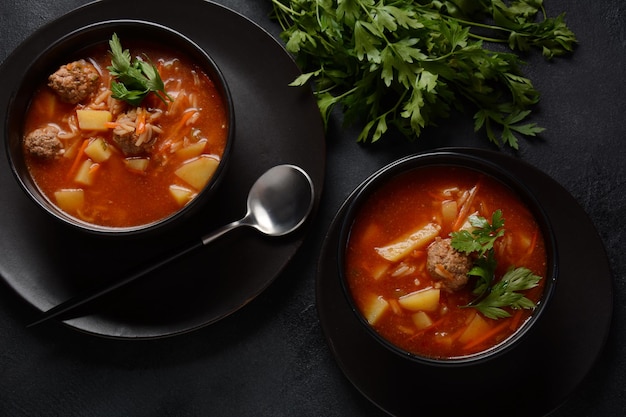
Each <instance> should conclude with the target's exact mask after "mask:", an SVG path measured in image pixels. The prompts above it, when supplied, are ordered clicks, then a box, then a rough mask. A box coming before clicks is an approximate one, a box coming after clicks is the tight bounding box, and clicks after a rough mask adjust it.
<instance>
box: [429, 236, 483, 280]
mask: <svg viewBox="0 0 626 417" xmlns="http://www.w3.org/2000/svg"><path fill="white" fill-rule="evenodd" d="M471 267H472V260H471V258H470V257H469V256H467V255H465V254H464V253H461V252H459V251H457V250H456V249H454V248H453V247H452V246H451V245H450V239H441V238H440V237H438V238H436V239H435V241H434V242H433V243H432V244H431V245H430V246H429V247H428V257H427V260H426V268H427V269H428V272H429V273H430V275H431V276H432V277H433V279H434V280H436V281H439V282H440V284H441V287H442V288H443V289H444V290H446V291H449V292H453V291H456V290H458V289H461V288H462V287H463V286H465V284H467V280H468V277H467V273H468V272H469V270H470V268H471Z"/></svg>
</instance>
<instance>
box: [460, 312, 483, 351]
mask: <svg viewBox="0 0 626 417" xmlns="http://www.w3.org/2000/svg"><path fill="white" fill-rule="evenodd" d="M489 329H491V326H490V325H489V323H488V322H487V320H485V319H484V318H483V317H482V316H481V315H480V314H474V318H473V319H472V321H470V323H469V325H468V326H467V328H466V329H465V331H463V333H461V336H460V337H459V342H461V343H463V344H466V343H469V342H471V341H472V340H474V339H476V338H477V337H479V336H480V335H481V334H483V333H484V332H486V331H488V330H489Z"/></svg>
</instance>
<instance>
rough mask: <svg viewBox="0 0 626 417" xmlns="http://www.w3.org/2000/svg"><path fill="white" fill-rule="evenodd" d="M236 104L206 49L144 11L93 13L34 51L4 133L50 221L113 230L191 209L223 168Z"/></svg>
mask: <svg viewBox="0 0 626 417" xmlns="http://www.w3.org/2000/svg"><path fill="white" fill-rule="evenodd" d="M234 123H235V119H234V113H233V102H232V99H231V95H230V92H229V89H228V86H227V84H226V81H225V78H224V76H223V74H222V72H221V71H220V69H219V68H218V66H217V65H216V63H215V62H214V60H213V59H212V58H211V56H210V55H209V53H208V52H207V51H205V50H203V49H202V48H201V47H200V46H198V45H197V44H195V43H194V42H193V41H192V40H191V39H189V38H187V37H185V36H184V35H183V34H181V33H179V32H177V31H175V30H173V29H170V28H167V27H165V26H162V25H159V24H155V23H151V22H145V21H137V20H114V21H104V22H100V23H96V24H93V25H90V26H87V27H84V28H81V29H79V30H76V31H74V32H71V33H69V34H67V35H66V36H64V37H63V38H61V39H59V40H57V41H55V42H52V43H51V45H50V47H49V48H47V49H46V50H45V52H43V53H42V54H40V55H39V56H36V57H34V58H33V61H32V64H31V65H30V66H29V67H28V68H25V69H24V76H23V79H22V81H21V83H20V85H19V86H18V87H17V90H16V92H15V94H14V95H13V99H12V102H11V103H10V106H9V114H8V115H7V124H6V126H7V127H6V131H5V132H4V134H5V138H6V140H5V143H6V150H7V153H8V157H9V161H10V165H11V167H12V170H13V173H14V174H15V177H16V178H17V180H18V182H19V184H20V185H21V187H22V188H23V189H24V191H25V192H26V194H27V195H28V196H30V197H31V199H32V200H33V201H34V202H35V203H36V204H38V205H39V206H40V207H41V208H42V209H43V210H45V211H46V212H47V213H49V214H50V215H52V216H53V217H54V218H55V219H57V220H59V221H61V222H63V223H65V224H67V225H69V226H71V227H73V228H76V229H79V230H82V231H87V232H90V233H95V234H98V235H108V236H128V235H145V234H146V233H150V232H154V231H156V230H161V229H162V228H164V227H166V226H171V225H173V224H175V223H176V222H177V221H178V220H180V219H184V218H187V217H189V215H190V214H191V213H192V212H194V211H196V210H197V209H198V207H201V206H202V205H203V204H206V203H207V201H208V200H210V199H211V196H212V195H213V194H214V191H215V189H216V188H217V187H218V185H219V183H220V180H221V179H222V177H223V176H224V173H225V171H226V166H227V163H228V160H229V156H230V153H231V152H232V149H233V140H234Z"/></svg>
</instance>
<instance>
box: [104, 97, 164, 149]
mask: <svg viewBox="0 0 626 417" xmlns="http://www.w3.org/2000/svg"><path fill="white" fill-rule="evenodd" d="M138 112H146V113H147V111H146V110H144V109H142V108H140V107H139V108H136V109H131V110H129V111H128V112H126V113H121V114H120V115H119V116H118V117H117V119H116V121H115V122H116V124H117V127H116V128H115V129H113V140H114V141H115V143H116V144H117V146H118V147H119V149H120V150H121V151H122V152H123V153H124V155H126V156H138V155H143V154H147V153H149V152H150V151H151V150H152V147H153V146H154V142H155V141H156V138H157V135H156V134H157V133H161V129H160V128H159V127H157V126H156V125H154V124H152V123H151V121H152V119H153V116H154V115H151V114H148V115H147V116H146V117H145V120H146V121H145V123H144V125H143V127H142V128H141V132H138V126H137V114H138Z"/></svg>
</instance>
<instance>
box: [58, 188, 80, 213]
mask: <svg viewBox="0 0 626 417" xmlns="http://www.w3.org/2000/svg"><path fill="white" fill-rule="evenodd" d="M54 200H55V201H56V203H57V205H58V206H59V207H60V208H61V209H62V210H64V211H67V212H68V213H76V211H77V210H80V209H81V208H82V207H83V205H84V204H85V193H84V191H83V190H82V189H70V190H59V191H56V192H55V193H54Z"/></svg>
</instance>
